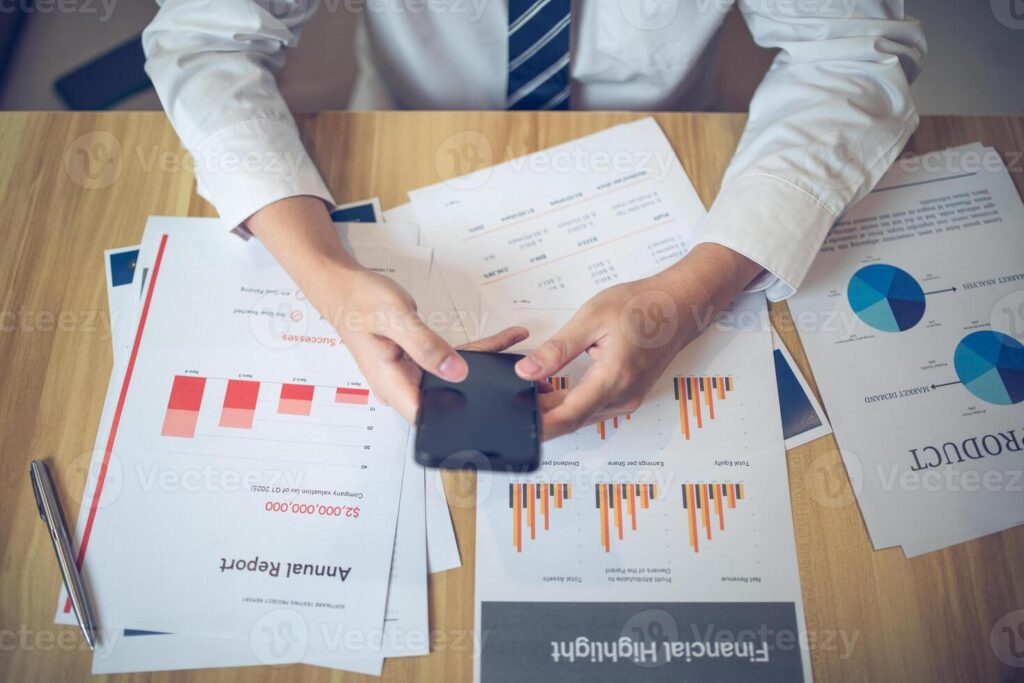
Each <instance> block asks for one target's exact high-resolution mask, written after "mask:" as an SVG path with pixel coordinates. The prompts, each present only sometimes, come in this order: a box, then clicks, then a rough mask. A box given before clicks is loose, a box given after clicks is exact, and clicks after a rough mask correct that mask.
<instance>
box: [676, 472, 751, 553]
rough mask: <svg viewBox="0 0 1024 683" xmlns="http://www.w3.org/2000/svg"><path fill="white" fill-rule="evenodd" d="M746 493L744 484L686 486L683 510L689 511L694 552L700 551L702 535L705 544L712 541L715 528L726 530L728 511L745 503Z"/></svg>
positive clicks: (687, 518) (695, 484)
mask: <svg viewBox="0 0 1024 683" xmlns="http://www.w3.org/2000/svg"><path fill="white" fill-rule="evenodd" d="M745 494H746V491H745V487H744V485H743V484H720V483H712V484H704V483H692V484H683V510H685V511H686V521H687V528H688V529H689V535H690V547H691V548H693V552H695V553H699V552H700V537H701V536H702V535H703V536H704V539H705V540H706V541H710V540H711V536H712V529H713V528H715V527H717V528H718V531H725V511H726V510H734V509H736V504H737V502H738V501H741V500H743V498H744V496H745ZM712 510H713V511H714V512H713V514H714V520H712Z"/></svg>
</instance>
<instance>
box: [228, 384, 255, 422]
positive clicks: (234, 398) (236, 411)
mask: <svg viewBox="0 0 1024 683" xmlns="http://www.w3.org/2000/svg"><path fill="white" fill-rule="evenodd" d="M259 395H260V383H259V382H256V381H253V380H247V379H232V380H228V390H227V393H225V394H224V406H223V407H222V408H221V412H220V426H221V427H233V428H235V429H252V421H253V419H254V418H255V417H256V401H257V399H258V398H259Z"/></svg>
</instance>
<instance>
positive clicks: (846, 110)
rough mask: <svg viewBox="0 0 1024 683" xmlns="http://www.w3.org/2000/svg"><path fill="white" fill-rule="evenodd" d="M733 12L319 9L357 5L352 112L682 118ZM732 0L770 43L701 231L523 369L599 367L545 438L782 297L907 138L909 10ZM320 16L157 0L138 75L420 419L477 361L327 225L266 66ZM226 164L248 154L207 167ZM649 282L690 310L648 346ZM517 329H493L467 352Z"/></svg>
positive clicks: (376, 386) (459, 0) (599, 414)
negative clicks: (754, 303) (709, 333)
mask: <svg viewBox="0 0 1024 683" xmlns="http://www.w3.org/2000/svg"><path fill="white" fill-rule="evenodd" d="M734 2H735V0H708V1H705V2H694V3H690V2H681V1H680V0H637V1H636V2H632V1H631V0H592V1H589V0H588V1H587V2H583V0H577V1H576V2H572V0H363V1H358V0H327V2H326V3H325V8H324V9H325V10H326V11H355V12H359V13H360V21H359V28H358V33H357V36H356V52H357V59H358V63H359V76H358V77H357V81H356V85H355V87H354V93H353V103H352V105H353V108H360V109H384V108H411V109H498V110H502V109H516V110H529V109H548V110H564V109H569V108H573V109H603V110H607V109H634V110H679V109H702V108H707V106H708V105H709V103H710V102H711V101H712V100H711V97H712V95H713V93H712V92H711V85H712V76H713V70H712V67H711V65H712V63H713V59H714V56H713V51H714V47H715V43H716V39H717V35H718V31H719V29H720V27H721V25H722V22H723V20H724V18H725V16H726V14H727V13H728V12H729V11H730V10H731V9H732V8H733V5H734ZM339 3H340V4H339ZM738 8H739V11H740V12H742V14H743V16H744V18H745V20H746V22H747V25H748V26H749V28H750V31H751V33H752V35H753V37H754V39H755V41H756V42H757V43H758V44H760V45H761V46H765V47H773V48H778V49H779V53H778V55H777V56H776V58H775V60H774V62H773V64H772V66H771V68H770V70H769V71H768V73H767V74H766V75H765V77H764V80H763V81H762V83H761V84H760V86H759V87H758V89H757V91H756V93H755V94H754V96H753V100H752V101H751V104H750V116H749V119H748V122H747V124H746V129H745V130H744V132H743V135H742V138H741V140H740V142H739V146H738V148H737V149H736V151H735V154H734V157H733V159H732V161H731V163H730V165H729V168H728V170H727V172H726V174H725V178H724V181H723V184H722V188H721V191H720V192H719V194H718V196H717V198H716V200H715V201H714V203H713V205H712V207H711V209H710V210H709V212H708V214H707V216H706V218H705V219H703V221H702V224H701V225H700V226H699V228H700V233H699V234H700V239H699V240H698V243H697V244H696V245H695V246H694V247H693V248H692V249H691V250H690V252H689V253H688V254H687V255H686V256H685V257H683V258H682V259H681V260H680V261H679V262H678V263H676V264H675V265H673V266H671V267H669V268H667V269H666V270H664V271H663V272H661V273H659V274H657V275H655V276H653V277H651V278H648V279H646V280H640V281H636V282H631V283H626V284H621V285H617V286H613V287H611V288H609V289H606V290H604V291H603V292H601V293H599V294H598V295H597V296H595V297H594V298H593V299H591V300H590V301H589V302H587V303H586V304H585V305H584V306H582V307H581V308H580V309H579V311H578V312H577V313H576V314H575V315H574V316H573V318H572V319H571V320H570V322H568V323H567V324H566V325H565V326H564V327H563V328H562V329H561V330H560V331H559V332H558V333H557V334H555V335H554V336H553V337H552V338H550V339H547V340H545V341H544V342H543V343H541V344H539V345H538V346H536V348H535V350H534V351H532V352H531V353H530V354H529V355H528V356H527V357H526V358H524V359H523V360H522V361H520V362H519V364H518V365H517V368H516V370H517V372H518V373H519V374H520V376H522V377H523V378H524V379H530V380H538V381H539V380H542V379H543V378H545V377H548V376H550V375H555V374H557V373H558V371H559V370H561V369H562V368H563V367H564V366H565V365H566V364H568V363H569V362H570V361H571V360H573V359H574V358H576V357H577V356H579V355H581V354H583V353H588V354H589V355H590V356H591V357H592V359H593V361H594V362H593V364H592V365H591V367H590V368H589V369H588V370H587V372H586V374H585V375H584V377H583V379H582V380H581V381H579V382H577V384H576V386H574V387H572V388H570V389H568V390H564V391H555V392H550V393H547V394H545V395H543V396H542V397H541V399H542V401H541V407H542V411H543V423H542V430H543V434H544V437H545V438H553V437H557V436H560V435H562V434H565V433H568V432H571V431H574V430H576V429H577V428H579V427H581V426H582V425H584V424H587V423H589V422H594V421H597V420H601V419H605V418H607V417H610V416H613V415H621V414H624V413H628V412H631V411H633V410H635V409H636V408H637V406H638V405H639V404H640V402H641V400H642V398H643V396H644V395H645V393H646V392H647V391H648V390H649V389H650V387H651V386H652V384H653V383H654V381H655V380H656V379H657V378H658V376H659V375H660V374H661V373H662V371H663V370H664V369H665V368H666V367H667V366H668V364H669V362H670V361H671V360H672V359H673V357H674V356H675V355H676V354H677V353H678V351H679V350H680V349H682V348H683V346H685V345H686V344H687V343H688V342H689V341H691V340H692V339H694V338H695V337H696V336H697V335H698V334H699V333H700V328H701V323H700V322H699V321H701V320H703V321H707V320H710V319H712V317H711V316H710V315H705V313H707V314H714V313H716V312H718V311H720V310H721V309H722V308H724V307H725V306H727V305H728V303H729V302H730V301H731V300H732V299H733V298H734V297H735V296H736V295H737V294H738V293H740V292H741V291H743V290H744V289H747V290H764V291H765V292H766V293H767V296H768V297H769V299H772V300H780V299H784V298H785V297H787V296H789V295H790V294H792V292H793V291H795V290H796V288H797V287H799V286H800V283H801V280H802V279H803V277H804V275H805V274H806V272H807V270H808V268H809V266H810V264H811V261H812V259H813V258H814V255H815V254H816V253H817V250H818V248H819V247H820V245H821V243H822V241H823V240H824V238H825V235H826V234H827V232H828V230H829V228H830V227H831V226H832V224H833V223H834V222H835V220H836V217H837V216H838V215H839V214H840V213H842V212H843V211H844V210H845V209H846V207H848V206H849V205H850V204H851V203H853V202H855V201H856V200H857V199H859V198H860V197H862V196H863V195H864V194H866V193H867V192H868V191H870V189H871V188H872V186H873V185H874V184H875V183H876V182H877V181H878V179H879V177H880V176H881V174H882V173H883V172H884V171H885V170H886V169H887V168H888V167H889V165H890V164H891V163H892V162H893V161H894V160H895V158H896V155H897V154H898V153H899V152H900V150H901V149H902V147H903V145H904V144H905V142H906V141H907V139H908V138H909V136H910V135H911V133H912V132H913V131H914V130H915V128H916V126H917V122H918V117H917V113H916V110H915V107H914V104H913V100H912V98H911V94H910V83H911V82H912V80H913V79H914V77H915V76H916V74H917V73H918V72H919V70H920V69H921V67H922V64H923V60H924V56H925V52H926V43H925V39H924V35H923V32H922V29H921V26H920V24H919V22H917V21H916V20H915V19H913V18H911V17H908V16H907V15H906V14H905V13H904V8H903V2H902V1H901V0H804V1H803V2H779V1H778V0H740V1H739V2H738ZM316 10H317V2H315V1H314V0H308V1H307V0H251V1H248V0H217V1H216V2H209V1H208V0H165V1H164V2H163V3H162V5H161V7H160V9H159V11H158V13H157V16H156V17H155V19H154V20H153V22H152V23H151V24H150V25H149V26H148V28H147V29H146V31H145V33H144V34H143V46H144V49H145V53H146V71H147V73H148V74H149V76H150V78H151V79H152V81H153V83H154V85H155V87H156V90H157V92H158V93H159V96H160V99H161V101H162V103H163V105H164V107H165V109H166V111H167V114H168V116H169V118H170V120H171V122H172V124H173V126H174V127H175V129H176V131H177V133H178V135H179V136H180V138H181V141H182V143H183V145H184V146H185V147H186V148H187V149H188V150H189V152H190V153H191V154H192V155H193V156H194V157H195V158H196V162H197V163H196V176H197V185H198V191H199V193H200V194H201V195H202V196H204V197H205V198H207V199H209V200H210V201H211V202H212V203H213V205H214V206H215V207H216V209H217V210H218V212H219V214H220V216H221V218H222V220H223V222H224V223H225V224H226V226H227V227H228V228H229V229H233V230H236V231H238V232H241V233H251V234H252V235H255V236H256V237H257V238H258V239H260V240H261V241H262V242H264V243H265V244H266V246H267V248H268V249H269V250H270V251H271V252H272V253H273V254H274V256H275V257H276V258H277V259H278V261H279V262H280V264H281V265H282V266H283V267H284V268H285V269H286V270H287V271H288V272H289V273H290V274H291V276H292V277H293V278H294V279H295V280H296V282H297V284H298V285H299V286H300V287H302V288H303V290H304V291H305V292H306V294H307V296H308V298H309V300H310V301H311V302H312V303H313V304H314V305H315V306H316V307H317V309H318V310H319V311H320V312H321V313H322V314H324V315H325V317H327V318H328V319H330V320H332V321H334V322H335V325H336V327H337V331H338V333H339V334H340V336H341V338H342V340H343V341H344V343H345V345H346V346H347V347H348V349H349V350H350V351H351V353H352V355H353V356H354V357H355V360H356V362H357V363H358V365H359V367H360V369H361V370H362V371H363V373H364V374H365V375H366V378H367V380H368V381H369V383H370V386H371V388H372V389H373V390H374V392H375V393H376V394H377V395H378V397H379V398H380V399H381V400H382V401H384V402H385V403H388V404H390V405H393V406H394V407H395V408H396V409H397V410H398V411H399V412H401V414H402V415H404V416H405V417H406V419H409V420H410V421H411V420H412V419H414V415H415V412H416V407H417V401H418V384H419V373H420V372H421V369H422V370H425V371H427V372H432V373H435V374H437V375H438V376H440V377H442V378H445V379H448V380H451V381H460V380H462V379H464V378H465V376H466V374H467V372H468V370H467V366H466V363H465V360H464V359H463V358H461V357H460V355H459V354H458V352H457V351H456V350H455V349H453V348H452V347H450V346H449V345H448V344H447V343H446V342H445V341H444V340H443V339H442V338H441V337H440V336H438V335H437V334H435V333H434V332H433V331H432V330H431V329H429V328H428V327H427V326H426V325H425V324H424V323H423V321H422V320H421V319H420V318H419V317H418V315H417V312H416V306H415V303H414V301H413V299H412V297H411V296H410V295H409V294H408V293H407V292H405V291H403V290H402V289H401V287H399V286H398V285H397V284H396V283H395V282H393V281H391V280H390V279H388V278H386V277H384V276H381V275H379V274H376V273H373V272H369V271H367V270H365V269H363V268H361V267H360V266H359V264H358V263H356V262H355V260H354V259H353V258H352V257H351V256H350V255H349V254H347V253H346V252H345V250H344V249H343V247H342V245H341V243H340V242H339V239H338V237H337V236H336V234H335V232H334V230H333V229H332V224H331V220H330V217H329V207H331V206H333V205H334V199H333V197H332V195H331V192H330V190H329V189H328V188H327V186H326V185H325V184H324V182H323V180H322V179H321V177H320V175H319V173H318V172H317V170H316V168H315V167H314V165H313V162H312V161H311V159H310V157H309V156H308V154H307V153H306V151H305V149H304V148H303V146H302V142H301V141H300V139H299V135H298V131H297V129H296V126H295V123H294V120H293V118H292V116H291V114H290V112H289V110H288V107H287V106H286V104H285V102H284V100H283V99H282V97H281V95H280V93H279V91H278V89H277V87H276V83H275V76H274V74H275V72H276V71H277V70H278V69H279V68H280V67H281V66H282V64H283V61H284V57H285V53H286V52H287V50H288V49H290V48H293V47H294V46H295V45H296V44H297V43H298V41H299V36H300V32H301V29H302V26H303V24H305V23H306V22H307V21H309V20H310V19H311V18H312V17H313V15H314V13H315V12H316ZM231 158H236V159H241V160H243V161H245V160H255V163H241V164H229V163H226V162H224V163H219V162H218V161H219V160H221V161H223V160H228V159H231ZM281 160H284V161H288V162H291V163H280V162H281ZM274 161H277V162H278V163H273V162H274ZM651 291H659V292H667V293H669V294H670V296H671V298H672V300H673V301H674V303H675V305H676V307H677V310H678V311H695V312H696V311H699V312H700V314H698V315H680V316H679V325H678V330H677V331H676V332H675V333H674V335H673V337H672V339H671V340H670V341H669V342H667V343H666V344H664V345H662V346H660V347H658V348H656V349H651V348H640V347H639V346H637V345H634V344H633V343H632V342H631V341H630V339H637V338H640V337H637V336H636V334H637V333H640V332H642V330H630V329H628V326H629V325H631V324H637V325H642V324H643V323H644V322H645V321H644V320H643V319H642V316H632V315H629V314H628V313H629V312H628V311H625V313H626V314H625V315H624V308H625V307H627V306H629V305H630V303H629V302H630V301H636V300H637V297H640V299H642V298H643V296H644V293H645V292H651ZM339 311H345V313H346V314H345V315H344V316H340V315H334V312H339ZM342 320H362V321H376V322H367V323H366V324H360V325H353V324H348V323H346V322H342ZM630 320H635V321H636V322H635V323H630V322H628V321H630ZM527 334H528V332H527V331H526V330H523V329H519V328H515V329H511V330H505V331H504V332H502V333H500V334H498V335H496V336H495V337H493V338H490V339H487V340H481V341H480V342H478V343H477V345H476V347H475V348H478V349H490V350H500V349H503V348H506V347H507V346H509V345H512V344H516V343H518V342H521V341H523V340H524V339H525V338H526V335H527Z"/></svg>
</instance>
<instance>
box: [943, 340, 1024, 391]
mask: <svg viewBox="0 0 1024 683" xmlns="http://www.w3.org/2000/svg"><path fill="white" fill-rule="evenodd" d="M953 368H954V369H955V370H956V375H957V377H958V378H959V379H960V381H961V382H963V384H964V386H965V387H966V388H967V390H968V391H969V392H971V393H972V394H974V395H975V396H977V397H978V398H980V399H981V400H982V401H986V402H987V403H994V404H996V405H1001V406H1009V405H1015V404H1017V403H1020V402H1021V401H1024V344H1021V343H1020V342H1019V341H1017V340H1016V339H1014V338H1013V337H1011V336H1009V335H1005V334H1003V333H1002V332H993V331H991V330H983V331H981V332H972V333H971V334H969V335H967V336H966V337H964V338H963V339H962V340H961V341H960V343H959V344H958V345H957V347H956V351H955V352H953Z"/></svg>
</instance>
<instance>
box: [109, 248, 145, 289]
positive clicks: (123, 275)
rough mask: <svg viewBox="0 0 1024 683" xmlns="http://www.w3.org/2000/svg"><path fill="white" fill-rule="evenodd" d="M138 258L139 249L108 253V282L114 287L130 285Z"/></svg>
mask: <svg viewBox="0 0 1024 683" xmlns="http://www.w3.org/2000/svg"><path fill="white" fill-rule="evenodd" d="M138 258H139V250H138V249H132V250H131V251H122V252H118V253H116V254H111V255H110V284H111V285H113V286H114V287H120V286H121V285H130V284H131V283H132V280H133V279H135V262H136V261H137V260H138Z"/></svg>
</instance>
